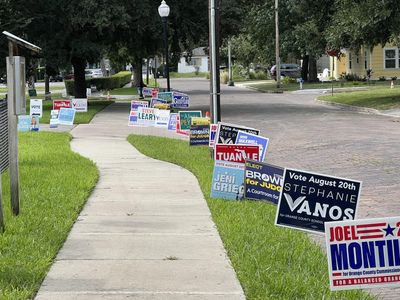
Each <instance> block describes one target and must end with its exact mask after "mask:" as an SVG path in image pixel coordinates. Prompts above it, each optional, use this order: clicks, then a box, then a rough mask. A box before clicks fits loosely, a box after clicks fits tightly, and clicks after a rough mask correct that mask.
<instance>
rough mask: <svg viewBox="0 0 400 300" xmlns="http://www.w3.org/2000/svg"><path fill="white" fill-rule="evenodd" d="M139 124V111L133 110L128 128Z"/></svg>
mask: <svg viewBox="0 0 400 300" xmlns="http://www.w3.org/2000/svg"><path fill="white" fill-rule="evenodd" d="M137 125H139V124H138V111H137V109H134V110H131V111H130V113H129V122H128V126H137Z"/></svg>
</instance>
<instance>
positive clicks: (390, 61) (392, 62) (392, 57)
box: [384, 49, 398, 69]
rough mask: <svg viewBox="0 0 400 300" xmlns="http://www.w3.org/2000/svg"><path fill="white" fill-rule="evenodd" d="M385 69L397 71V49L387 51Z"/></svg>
mask: <svg viewBox="0 0 400 300" xmlns="http://www.w3.org/2000/svg"><path fill="white" fill-rule="evenodd" d="M384 53H385V69H395V68H396V57H397V54H398V52H397V50H396V49H385V52H384Z"/></svg>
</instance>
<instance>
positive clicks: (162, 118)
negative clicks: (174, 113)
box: [154, 108, 170, 128]
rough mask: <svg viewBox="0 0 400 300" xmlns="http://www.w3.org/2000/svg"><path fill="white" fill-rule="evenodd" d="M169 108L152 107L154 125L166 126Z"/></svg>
mask: <svg viewBox="0 0 400 300" xmlns="http://www.w3.org/2000/svg"><path fill="white" fill-rule="evenodd" d="M169 114H170V111H169V110H164V109H157V108H155V109H154V115H155V118H156V121H155V124H154V125H155V127H163V128H167V127H168V121H169Z"/></svg>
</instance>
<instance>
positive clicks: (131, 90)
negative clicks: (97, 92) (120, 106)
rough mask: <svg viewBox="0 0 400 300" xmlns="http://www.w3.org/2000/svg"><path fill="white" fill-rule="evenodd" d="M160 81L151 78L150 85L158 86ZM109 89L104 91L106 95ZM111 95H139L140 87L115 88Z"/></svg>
mask: <svg viewBox="0 0 400 300" xmlns="http://www.w3.org/2000/svg"><path fill="white" fill-rule="evenodd" d="M158 86H159V84H158V82H155V81H154V79H150V80H149V84H148V87H158ZM107 94H108V91H105V92H104V95H107ZM110 95H115V96H137V95H138V88H137V87H128V88H119V89H113V90H111V91H110Z"/></svg>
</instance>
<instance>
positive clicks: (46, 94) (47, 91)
mask: <svg viewBox="0 0 400 300" xmlns="http://www.w3.org/2000/svg"><path fill="white" fill-rule="evenodd" d="M44 97H45V99H46V100H51V94H50V76H49V75H48V74H47V72H46V73H45V74H44Z"/></svg>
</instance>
